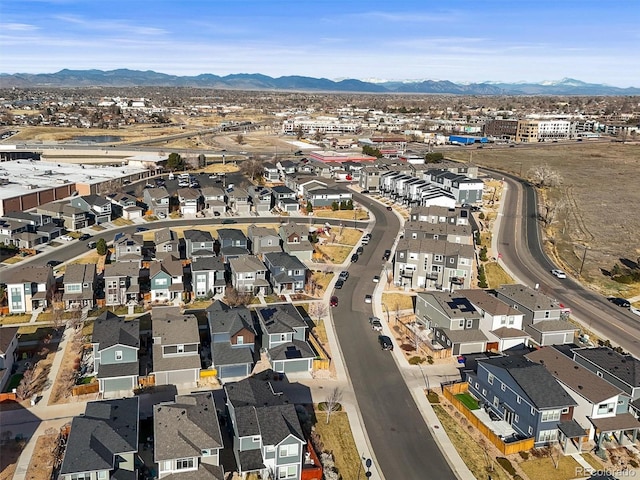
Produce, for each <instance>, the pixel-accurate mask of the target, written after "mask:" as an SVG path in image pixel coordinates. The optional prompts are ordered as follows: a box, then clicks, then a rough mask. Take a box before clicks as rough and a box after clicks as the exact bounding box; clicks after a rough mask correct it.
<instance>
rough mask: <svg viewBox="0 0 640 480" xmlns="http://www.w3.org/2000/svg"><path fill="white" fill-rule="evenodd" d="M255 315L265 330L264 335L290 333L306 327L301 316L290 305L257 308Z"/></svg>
mask: <svg viewBox="0 0 640 480" xmlns="http://www.w3.org/2000/svg"><path fill="white" fill-rule="evenodd" d="M256 313H257V314H258V317H259V318H260V323H261V324H262V325H263V326H264V327H265V328H266V330H267V331H266V332H265V333H269V334H272V333H290V332H293V331H295V329H296V328H302V327H306V326H307V324H306V322H305V321H304V318H302V315H300V313H299V312H298V310H297V309H296V307H295V306H294V305H291V304H290V303H285V304H280V305H273V306H270V307H263V308H258V309H257V310H256Z"/></svg>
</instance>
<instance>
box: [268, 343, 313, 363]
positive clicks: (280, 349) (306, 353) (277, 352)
mask: <svg viewBox="0 0 640 480" xmlns="http://www.w3.org/2000/svg"><path fill="white" fill-rule="evenodd" d="M269 357H270V358H271V360H272V361H273V360H299V359H302V358H315V357H316V353H315V352H314V351H313V349H312V348H311V346H310V345H309V344H308V343H307V342H303V341H301V340H293V341H291V342H288V343H283V344H281V345H278V346H276V347H273V348H270V349H269Z"/></svg>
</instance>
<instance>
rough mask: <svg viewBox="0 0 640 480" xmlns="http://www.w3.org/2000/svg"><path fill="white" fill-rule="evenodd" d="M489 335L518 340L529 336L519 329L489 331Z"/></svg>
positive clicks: (503, 328) (506, 328)
mask: <svg viewBox="0 0 640 480" xmlns="http://www.w3.org/2000/svg"><path fill="white" fill-rule="evenodd" d="M491 333H492V334H494V335H495V336H496V337H498V338H518V337H528V336H529V334H528V333H527V332H525V331H524V330H520V329H519V328H509V327H500V328H496V329H495V330H491Z"/></svg>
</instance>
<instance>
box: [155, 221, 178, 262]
mask: <svg viewBox="0 0 640 480" xmlns="http://www.w3.org/2000/svg"><path fill="white" fill-rule="evenodd" d="M153 243H154V245H155V246H156V258H157V259H159V260H162V259H164V258H167V257H169V256H172V257H176V258H180V240H179V239H178V235H177V234H176V232H174V231H173V230H171V229H170V228H161V229H159V230H156V231H155V232H154V234H153Z"/></svg>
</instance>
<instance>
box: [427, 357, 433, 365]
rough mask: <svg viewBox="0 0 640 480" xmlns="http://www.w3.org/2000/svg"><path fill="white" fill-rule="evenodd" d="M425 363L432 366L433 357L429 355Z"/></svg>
mask: <svg viewBox="0 0 640 480" xmlns="http://www.w3.org/2000/svg"><path fill="white" fill-rule="evenodd" d="M427 363H428V364H429V365H433V357H432V356H431V355H427Z"/></svg>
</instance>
